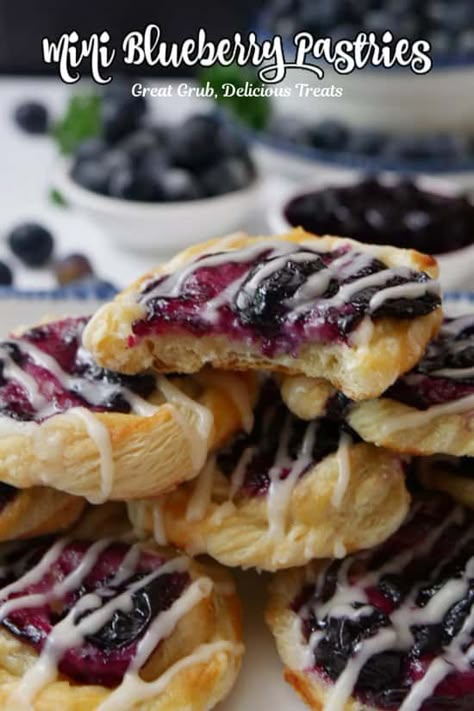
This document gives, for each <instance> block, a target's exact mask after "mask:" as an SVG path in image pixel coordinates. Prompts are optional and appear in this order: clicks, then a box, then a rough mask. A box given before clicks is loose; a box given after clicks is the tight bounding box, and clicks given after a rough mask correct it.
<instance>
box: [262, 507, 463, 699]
mask: <svg viewBox="0 0 474 711" xmlns="http://www.w3.org/2000/svg"><path fill="white" fill-rule="evenodd" d="M473 516H474V514H473V513H472V512H471V511H469V510H468V509H464V508H462V507H460V506H458V505H456V504H454V503H453V502H452V501H451V499H449V497H442V496H439V495H428V496H420V497H419V498H418V499H416V500H415V501H414V503H413V507H412V509H411V511H410V513H409V515H408V517H407V519H406V521H405V522H404V524H403V525H402V527H401V528H400V529H399V531H397V532H396V533H395V534H394V535H393V536H391V537H390V538H389V539H388V540H387V541H386V542H385V543H382V544H381V545H380V546H378V547H377V548H375V549H373V550H369V551H365V552H362V553H358V554H357V555H353V556H350V557H348V558H346V559H345V560H326V561H315V562H313V563H311V564H310V565H308V566H307V567H305V568H299V569H294V570H290V571H285V572H280V573H278V574H277V575H276V576H275V579H274V581H273V582H272V584H271V592H270V600H269V605H268V609H267V622H268V624H269V626H270V628H271V630H272V632H273V634H274V636H275V638H276V643H277V647H278V651H279V654H280V656H281V658H282V660H283V663H284V665H285V677H286V679H287V681H288V682H289V683H290V684H292V685H293V686H294V688H295V689H296V691H297V692H298V693H299V694H300V695H301V696H302V698H303V699H304V700H305V701H306V702H307V704H308V705H309V707H310V708H312V709H315V710H317V711H320V709H323V708H324V709H325V711H385V710H386V711H395V710H396V709H398V710H399V711H442V710H443V711H444V710H446V711H447V710H448V709H453V710H454V709H456V711H470V709H473V708H474V668H473V665H474V644H473V641H474V640H473V633H474V608H473V601H474V527H473V523H474V518H473Z"/></svg>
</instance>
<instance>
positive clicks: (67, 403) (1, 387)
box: [0, 317, 155, 422]
mask: <svg viewBox="0 0 474 711" xmlns="http://www.w3.org/2000/svg"><path fill="white" fill-rule="evenodd" d="M87 321H88V318H85V317H83V318H69V319H65V320H63V321H56V322H53V323H48V324H46V325H44V326H37V327H36V328H32V329H30V330H29V331H26V332H25V333H23V334H22V335H21V337H12V338H11V339H10V340H9V341H5V342H3V343H0V414H2V415H4V416H6V417H10V418H13V419H15V420H25V421H30V420H34V421H37V422H40V421H42V420H43V419H45V418H46V417H49V416H51V415H53V414H56V413H59V412H64V411H66V410H68V409H70V408H72V407H86V408H88V409H90V410H93V411H96V412H107V411H112V412H123V413H128V412H131V409H132V406H131V403H130V394H134V395H138V396H140V397H142V398H146V397H147V396H149V395H150V394H151V393H152V392H153V390H154V388H155V381H154V378H153V376H151V375H148V374H142V375H135V376H127V375H120V374H118V373H115V372H113V371H110V370H105V369H104V368H99V366H98V365H97V364H96V363H95V362H94V361H93V360H92V358H91V356H90V355H89V354H88V353H87V352H86V351H85V350H84V349H83V348H82V345H81V339H82V332H83V330H84V328H85V326H86V324H87ZM43 354H44V356H45V358H46V359H45V358H43ZM50 359H52V361H51V360H50ZM36 390H37V392H36Z"/></svg>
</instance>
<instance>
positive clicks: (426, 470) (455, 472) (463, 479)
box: [413, 454, 474, 509]
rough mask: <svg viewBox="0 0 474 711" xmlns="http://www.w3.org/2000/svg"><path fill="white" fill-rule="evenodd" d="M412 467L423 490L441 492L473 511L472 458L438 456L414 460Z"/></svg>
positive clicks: (473, 461)
mask: <svg viewBox="0 0 474 711" xmlns="http://www.w3.org/2000/svg"><path fill="white" fill-rule="evenodd" d="M413 467H414V470H415V473H416V475H417V477H418V480H419V481H420V482H421V484H422V485H423V486H424V487H425V488H427V489H435V490H436V491H442V492H444V493H445V494H449V496H451V497H452V498H453V499H454V500H455V501H457V502H458V503H459V504H462V505H463V506H468V507H469V508H470V509H474V457H451V456H449V455H440V454H438V455H434V456H432V457H420V458H419V459H417V460H414V463H413Z"/></svg>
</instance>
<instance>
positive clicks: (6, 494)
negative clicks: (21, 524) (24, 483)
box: [0, 481, 18, 513]
mask: <svg viewBox="0 0 474 711" xmlns="http://www.w3.org/2000/svg"><path fill="white" fill-rule="evenodd" d="M17 494H18V489H17V488H16V487H14V486H10V484H4V483H3V481H2V482H0V513H1V512H2V511H3V509H4V508H5V507H6V506H8V504H10V503H11V502H12V501H13V500H14V499H15V498H16V496H17Z"/></svg>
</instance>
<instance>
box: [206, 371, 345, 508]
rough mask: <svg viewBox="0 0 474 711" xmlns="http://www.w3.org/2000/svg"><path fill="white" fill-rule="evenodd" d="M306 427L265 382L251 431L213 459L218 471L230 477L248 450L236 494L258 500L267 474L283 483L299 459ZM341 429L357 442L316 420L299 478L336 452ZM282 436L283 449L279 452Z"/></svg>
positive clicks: (324, 420) (336, 425)
mask: <svg viewBox="0 0 474 711" xmlns="http://www.w3.org/2000/svg"><path fill="white" fill-rule="evenodd" d="M310 426H314V423H308V422H306V421H305V420H300V419H299V418H298V417H296V415H293V414H292V413H291V412H290V411H289V410H288V409H287V407H286V405H285V404H284V402H283V400H282V399H281V395H280V392H279V389H278V388H277V386H276V384H275V383H274V382H273V381H272V380H268V381H267V382H266V383H265V385H264V387H263V388H262V392H261V396H260V400H259V402H258V404H257V407H256V409H255V424H254V427H253V429H252V431H251V432H250V433H248V434H247V433H242V434H240V435H238V436H237V437H236V438H235V439H234V440H233V441H232V442H231V443H230V444H229V445H228V446H227V447H225V448H224V449H222V450H221V451H220V453H219V456H218V458H217V464H218V466H219V469H220V470H221V471H222V472H223V474H224V475H225V476H227V477H229V478H230V477H232V474H233V473H234V472H235V471H236V468H237V467H238V464H239V461H242V457H243V456H244V453H245V451H246V450H248V449H249V448H251V449H252V456H251V458H250V459H249V460H248V461H247V463H246V467H245V473H244V477H243V483H242V486H241V489H240V493H241V494H243V495H245V496H262V495H264V494H266V493H268V490H269V487H270V483H271V479H270V472H271V471H272V472H273V474H275V470H279V471H278V475H279V479H280V480H283V479H286V477H287V476H288V475H289V473H290V471H291V468H292V465H293V464H294V463H295V462H296V461H297V460H298V459H300V458H302V457H303V442H304V439H305V435H306V432H307V430H308V427H310ZM341 427H344V428H345V429H347V431H348V432H350V433H351V436H352V437H353V438H354V439H356V440H357V439H358V438H357V435H356V434H355V433H354V432H352V431H351V430H350V429H349V427H348V426H347V425H342V424H341V423H340V422H339V421H338V420H337V419H329V418H320V419H318V420H317V421H316V426H315V436H314V442H313V446H312V449H311V452H310V454H309V456H308V460H307V465H306V467H305V468H304V470H303V472H302V475H304V473H305V472H306V471H308V470H309V469H310V468H311V467H312V466H314V465H316V464H317V463H318V462H320V461H322V460H323V459H324V458H325V457H327V456H329V455H330V454H333V453H334V452H336V451H337V449H338V446H339V441H340V437H341ZM285 432H287V446H286V447H284V451H281V445H282V441H283V438H284V437H285V434H284V433H285Z"/></svg>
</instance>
